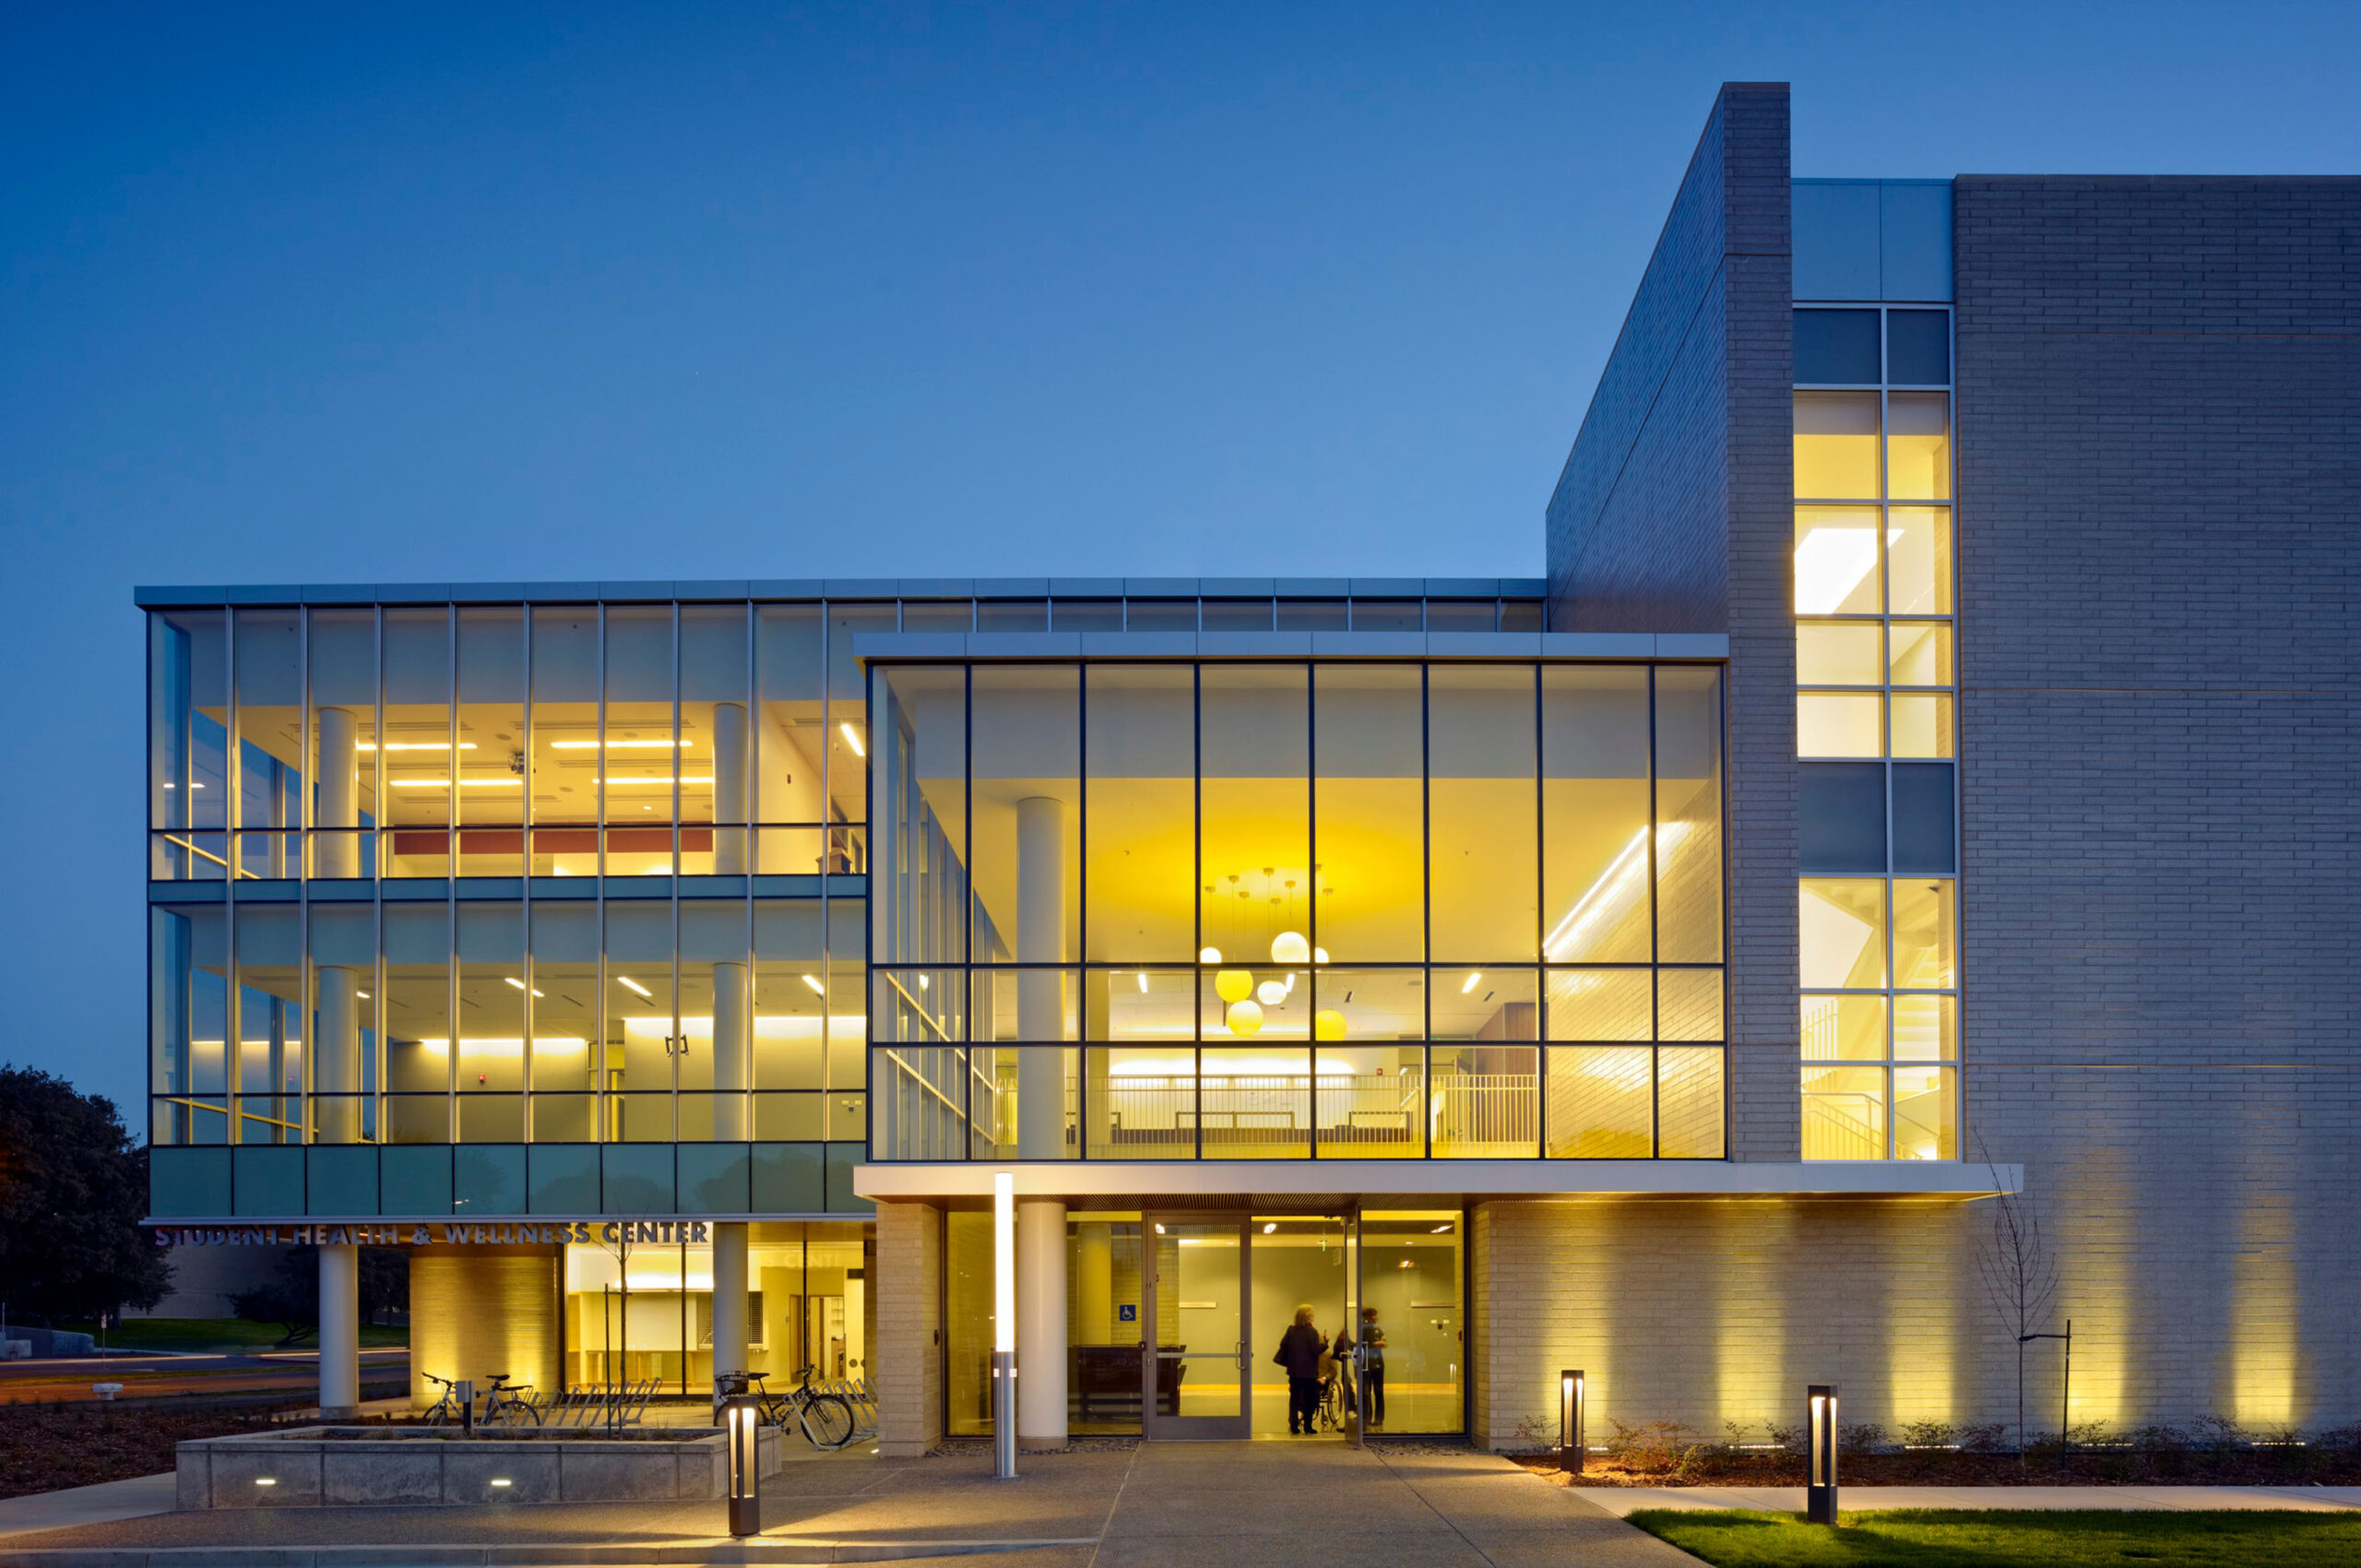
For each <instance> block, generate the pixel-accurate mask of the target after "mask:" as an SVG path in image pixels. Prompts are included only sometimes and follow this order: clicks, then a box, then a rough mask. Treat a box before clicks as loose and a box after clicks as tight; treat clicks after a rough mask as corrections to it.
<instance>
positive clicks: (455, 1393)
mask: <svg viewBox="0 0 2361 1568" xmlns="http://www.w3.org/2000/svg"><path fill="white" fill-rule="evenodd" d="M419 1375H420V1376H421V1377H423V1378H424V1379H426V1381H427V1382H429V1383H432V1384H435V1385H437V1386H438V1387H440V1388H441V1389H442V1390H443V1396H442V1397H441V1398H439V1399H437V1400H435V1401H434V1403H433V1406H431V1407H430V1408H428V1409H427V1412H426V1415H425V1416H424V1418H423V1420H425V1422H426V1424H427V1425H428V1426H431V1427H447V1426H458V1425H461V1424H464V1422H465V1421H466V1419H467V1418H466V1414H465V1412H464V1411H463V1410H462V1409H461V1408H460V1406H459V1385H458V1384H456V1383H454V1382H452V1381H451V1380H450V1379H449V1378H447V1377H436V1376H435V1375H434V1374H433V1372H421V1373H420V1374H419Z"/></svg>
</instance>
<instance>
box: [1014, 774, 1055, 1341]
mask: <svg viewBox="0 0 2361 1568" xmlns="http://www.w3.org/2000/svg"><path fill="white" fill-rule="evenodd" d="M1065 957H1066V804H1065V802H1063V801H1061V800H1058V799H1056V798H1054V797H1052V796H1048V795H1028V796H1026V798H1025V799H1024V800H1021V801H1019V802H1016V961H1017V962H1018V963H1020V964H1062V963H1064V962H1065ZM1065 978H1066V977H1065V971H1064V970H1063V969H1020V970H1018V971H1017V976H1016V1039H1017V1041H1018V1043H1019V1044H1026V1045H1029V1044H1033V1043H1035V1042H1037V1041H1057V1040H1062V1039H1064V1038H1065ZM1065 1115H1066V1067H1065V1051H1064V1049H1063V1048H1062V1047H1060V1046H1055V1045H1053V1046H1051V1047H1050V1049H1047V1050H1033V1051H1024V1052H1022V1053H1021V1054H1020V1055H1019V1056H1018V1058H1017V1064H1016V1157H1017V1158H1019V1159H1062V1158H1065V1156H1066V1140H1065ZM1061 1256H1062V1249H1061ZM1061 1267H1062V1265H1061ZM1018 1375H1019V1377H1020V1378H1021V1377H1023V1376H1025V1375H1027V1374H1026V1373H1025V1372H1023V1371H1022V1369H1021V1366H1020V1370H1019V1373H1018Z"/></svg>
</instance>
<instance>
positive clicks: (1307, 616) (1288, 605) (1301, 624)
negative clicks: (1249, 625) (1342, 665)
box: [1278, 599, 1352, 632]
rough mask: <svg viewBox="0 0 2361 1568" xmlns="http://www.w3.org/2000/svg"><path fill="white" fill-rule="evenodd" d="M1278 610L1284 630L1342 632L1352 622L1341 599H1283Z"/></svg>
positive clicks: (1280, 627) (1281, 626)
mask: <svg viewBox="0 0 2361 1568" xmlns="http://www.w3.org/2000/svg"><path fill="white" fill-rule="evenodd" d="M1278 612H1279V613H1278V620H1279V630H1280V631H1282V632H1341V631H1344V630H1346V629H1347V627H1349V626H1350V625H1351V624H1352V617H1351V614H1350V612H1348V611H1347V608H1346V604H1345V601H1344V600H1341V599H1283V600H1279V605H1278Z"/></svg>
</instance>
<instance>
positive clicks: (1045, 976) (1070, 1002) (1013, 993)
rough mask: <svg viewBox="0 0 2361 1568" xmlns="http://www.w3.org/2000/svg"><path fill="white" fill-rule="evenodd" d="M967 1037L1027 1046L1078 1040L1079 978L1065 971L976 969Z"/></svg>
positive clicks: (1065, 969) (1063, 969) (1079, 1017)
mask: <svg viewBox="0 0 2361 1568" xmlns="http://www.w3.org/2000/svg"><path fill="white" fill-rule="evenodd" d="M971 972H972V976H973V984H974V988H975V989H974V992H973V996H972V998H971V1000H970V1002H969V1004H968V1010H967V1018H968V1032H969V1033H970V1034H971V1035H972V1036H973V1038H975V1039H981V1040H1005V1041H1008V1042H1010V1043H1012V1044H1029V1043H1032V1042H1034V1041H1038V1040H1060V1039H1081V1038H1082V1020H1081V1013H1080V1008H1079V1006H1078V1004H1079V1002H1080V999H1081V997H1080V993H1081V989H1082V988H1081V985H1080V983H1079V981H1080V977H1079V976H1077V975H1076V974H1075V972H1074V970H1073V969H1071V968H1050V967H1048V966H1042V967H1038V968H978V969H975V970H973V971H971Z"/></svg>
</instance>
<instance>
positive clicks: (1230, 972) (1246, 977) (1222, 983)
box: [1214, 969, 1254, 1002]
mask: <svg viewBox="0 0 2361 1568" xmlns="http://www.w3.org/2000/svg"><path fill="white" fill-rule="evenodd" d="M1253 990H1254V972H1253V971H1252V969H1223V970H1222V971H1220V972H1219V973H1218V974H1216V975H1215V976H1214V994H1215V995H1216V996H1218V997H1220V998H1221V999H1222V1000H1223V1001H1224V1002H1243V1001H1245V1000H1246V998H1247V997H1248V996H1249V995H1250V994H1252V992H1253Z"/></svg>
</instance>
